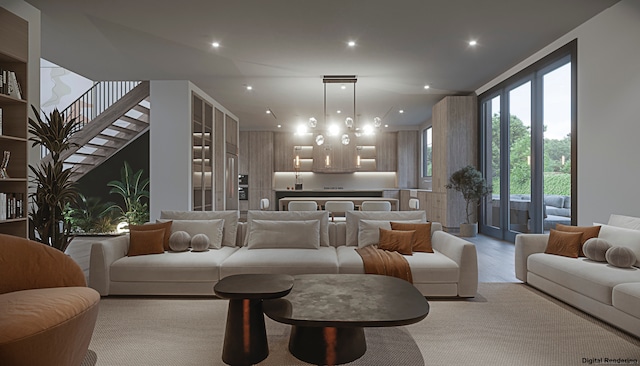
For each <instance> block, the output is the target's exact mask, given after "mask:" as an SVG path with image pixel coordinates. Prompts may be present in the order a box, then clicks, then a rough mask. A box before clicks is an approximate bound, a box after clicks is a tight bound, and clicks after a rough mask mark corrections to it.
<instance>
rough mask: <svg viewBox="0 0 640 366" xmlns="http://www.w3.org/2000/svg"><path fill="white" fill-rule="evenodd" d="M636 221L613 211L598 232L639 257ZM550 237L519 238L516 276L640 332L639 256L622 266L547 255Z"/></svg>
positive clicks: (597, 314) (639, 236)
mask: <svg viewBox="0 0 640 366" xmlns="http://www.w3.org/2000/svg"><path fill="white" fill-rule="evenodd" d="M638 223H640V219H635V220H633V219H632V218H627V219H625V217H623V216H619V215H612V217H611V218H610V220H609V224H607V225H602V228H601V229H600V234H599V236H598V237H599V238H602V239H605V240H607V241H608V242H609V243H611V244H612V245H614V246H626V247H628V248H630V249H632V250H633V251H634V252H635V254H636V257H638V258H640V230H637V229H630V228H629V227H631V228H633V227H636V228H638V227H640V225H638ZM627 224H630V225H627ZM620 225H625V226H626V227H621V226H620ZM548 239H549V235H548V234H519V235H518V236H517V237H516V243H515V271H516V277H517V278H518V279H519V280H521V281H523V282H526V283H528V284H529V285H531V286H533V287H535V288H537V289H539V290H542V291H544V292H546V293H548V294H550V295H552V296H553V297H556V298H558V299H560V300H562V301H564V302H566V303H568V304H570V305H572V306H575V307H576V308H578V309H580V310H582V311H585V312H587V313H589V314H591V315H593V316H595V317H597V318H600V319H602V320H604V321H605V322H608V323H610V324H612V325H614V326H616V327H618V328H620V329H623V330H625V331H627V332H629V333H631V334H633V335H635V336H637V337H640V261H636V263H635V265H634V266H633V267H631V268H619V267H614V266H612V265H610V264H608V263H607V262H595V261H592V260H590V259H587V258H585V257H578V258H569V257H563V256H558V255H552V254H545V253H544V251H545V248H546V246H547V241H548Z"/></svg>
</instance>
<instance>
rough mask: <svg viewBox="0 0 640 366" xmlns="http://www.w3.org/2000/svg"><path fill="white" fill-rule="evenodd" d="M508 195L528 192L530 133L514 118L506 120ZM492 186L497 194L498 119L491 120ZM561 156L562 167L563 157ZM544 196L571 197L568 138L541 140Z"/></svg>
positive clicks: (527, 127)
mask: <svg viewBox="0 0 640 366" xmlns="http://www.w3.org/2000/svg"><path fill="white" fill-rule="evenodd" d="M509 122H510V123H509V144H510V147H511V148H510V160H511V164H510V167H509V169H510V177H511V181H510V193H511V194H530V193H531V167H530V161H529V157H530V156H531V130H530V127H529V126H526V125H525V124H524V123H523V122H522V120H520V119H519V118H518V117H517V116H514V115H512V116H511V119H510V121H509ZM491 137H492V138H491V145H492V146H491V149H492V162H491V165H492V177H491V179H492V186H493V191H494V192H499V191H500V116H499V115H498V114H494V116H493V118H492V136H491ZM563 156H564V164H563V159H562V157H563ZM543 189H544V194H559V195H566V196H570V195H571V135H567V136H565V137H564V138H563V139H562V140H556V139H549V138H545V139H544V187H543Z"/></svg>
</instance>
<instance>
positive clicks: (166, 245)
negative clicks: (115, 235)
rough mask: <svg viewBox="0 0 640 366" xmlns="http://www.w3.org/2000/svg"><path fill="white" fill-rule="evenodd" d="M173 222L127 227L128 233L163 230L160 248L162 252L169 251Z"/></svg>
mask: <svg viewBox="0 0 640 366" xmlns="http://www.w3.org/2000/svg"><path fill="white" fill-rule="evenodd" d="M172 223H173V221H167V222H159V223H156V224H145V225H129V232H132V231H147V230H158V229H165V231H164V236H163V241H162V247H163V248H164V250H169V249H170V248H169V238H170V237H171V224H172Z"/></svg>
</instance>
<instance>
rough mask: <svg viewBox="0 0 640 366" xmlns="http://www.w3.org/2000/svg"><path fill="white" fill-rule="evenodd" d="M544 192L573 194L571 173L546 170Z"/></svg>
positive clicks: (563, 194) (564, 194)
mask: <svg viewBox="0 0 640 366" xmlns="http://www.w3.org/2000/svg"><path fill="white" fill-rule="evenodd" d="M544 194H559V195H562V196H571V174H570V173H553V172H545V173H544Z"/></svg>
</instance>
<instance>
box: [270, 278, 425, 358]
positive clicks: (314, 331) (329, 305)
mask: <svg viewBox="0 0 640 366" xmlns="http://www.w3.org/2000/svg"><path fill="white" fill-rule="evenodd" d="M263 310H264V312H265V314H267V316H269V317H270V318H271V319H273V320H275V321H277V322H280V323H285V324H291V325H292V327H291V335H290V337H289V351H290V352H291V353H292V354H293V355H294V356H296V357H297V358H298V359H300V360H302V361H305V362H309V363H312V364H315V365H336V364H342V363H347V362H351V361H354V360H356V359H358V358H360V357H361V356H362V355H364V353H365V351H366V350H367V343H366V340H365V336H364V327H391V326H400V325H408V324H413V323H416V322H419V321H420V320H422V319H424V318H425V317H426V316H427V314H429V303H428V302H427V300H426V299H425V298H424V296H423V295H422V294H421V293H420V291H418V290H417V289H416V288H415V287H414V286H413V285H412V284H410V283H409V282H407V281H404V280H401V279H399V278H395V277H389V276H379V275H372V274H365V275H359V274H337V275H334V274H318V275H298V276H294V283H293V289H292V290H291V292H290V293H289V294H288V295H287V296H285V297H283V298H280V299H274V300H265V302H264V304H263Z"/></svg>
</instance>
